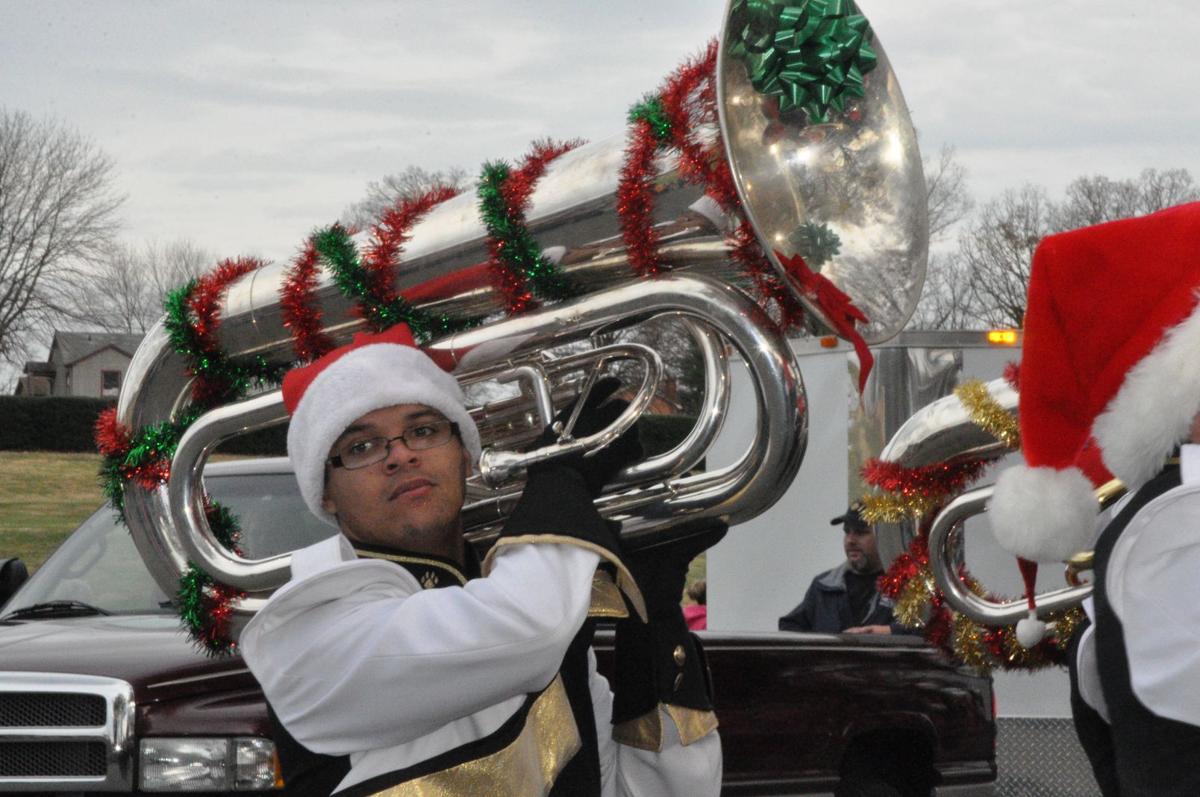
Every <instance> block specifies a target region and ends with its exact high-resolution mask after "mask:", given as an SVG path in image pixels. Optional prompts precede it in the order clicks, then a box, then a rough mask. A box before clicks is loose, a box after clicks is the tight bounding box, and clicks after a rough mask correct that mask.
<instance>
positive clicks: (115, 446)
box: [93, 407, 133, 457]
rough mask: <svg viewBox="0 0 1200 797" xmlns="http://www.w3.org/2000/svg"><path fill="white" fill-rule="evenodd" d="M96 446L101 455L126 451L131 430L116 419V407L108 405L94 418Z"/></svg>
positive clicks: (114, 454)
mask: <svg viewBox="0 0 1200 797" xmlns="http://www.w3.org/2000/svg"><path fill="white" fill-rule="evenodd" d="M93 431H94V435H93V437H94V438H95V441H96V448H97V450H99V452H100V455H101V456H105V457H108V456H116V455H118V454H120V455H124V454H126V453H128V451H129V447H130V445H131V444H132V439H133V432H132V431H131V430H130V429H129V427H128V426H125V425H124V424H122V423H120V422H118V421H117V408H116V407H109V408H108V409H106V410H104V411H103V412H101V413H100V415H99V416H98V417H97V418H96V425H95V426H94V427H93Z"/></svg>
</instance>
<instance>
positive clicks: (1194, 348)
mask: <svg viewBox="0 0 1200 797" xmlns="http://www.w3.org/2000/svg"><path fill="white" fill-rule="evenodd" d="M1198 291H1200V203H1192V204H1188V205H1181V206H1179V207H1175V208H1171V209H1169V210H1164V211H1160V212H1158V213H1155V214H1152V215H1150V216H1144V217H1141V218H1136V219H1126V220H1123V221H1115V222H1111V223H1108V224H1101V225H1098V226H1095V227H1088V228H1086V229H1082V230H1075V231H1073V232H1067V233H1062V234H1060V235H1054V236H1051V237H1049V238H1046V239H1045V240H1044V241H1042V243H1041V245H1039V246H1038V248H1037V252H1036V253H1035V254H1034V257H1033V266H1032V270H1031V273H1030V280H1029V300H1028V307H1027V310H1026V315H1025V336H1024V346H1023V353H1022V357H1021V370H1020V382H1021V384H1020V393H1021V400H1020V409H1019V411H1020V423H1021V448H1022V451H1023V453H1024V455H1025V461H1026V464H1025V465H1023V466H1016V467H1012V468H1009V469H1008V470H1007V471H1005V472H1004V473H1003V474H1002V475H1001V477H1000V479H999V480H998V482H997V484H996V491H995V494H994V496H993V498H992V502H991V505H990V507H989V516H990V518H991V523H992V528H993V530H994V531H995V534H996V537H997V539H998V540H999V542H1000V544H1001V545H1003V546H1004V547H1005V548H1006V549H1007V550H1009V551H1010V552H1012V553H1014V554H1016V555H1017V556H1019V557H1023V558H1025V559H1029V560H1034V561H1058V562H1061V561H1063V560H1065V559H1066V558H1067V557H1069V556H1071V555H1072V554H1074V553H1077V552H1079V551H1082V550H1085V549H1087V548H1089V547H1090V546H1091V544H1092V540H1093V538H1094V533H1095V524H1096V513H1097V509H1098V505H1097V502H1096V499H1095V498H1094V497H1093V489H1094V488H1095V487H1098V486H1100V485H1102V484H1104V483H1105V482H1107V481H1109V480H1111V479H1112V478H1113V477H1116V478H1118V479H1120V480H1121V481H1122V482H1124V483H1125V485H1126V486H1127V487H1129V488H1130V489H1133V488H1136V487H1138V486H1140V485H1141V484H1143V483H1145V482H1146V481H1147V480H1148V479H1150V478H1151V477H1152V476H1154V474H1155V473H1157V472H1158V471H1159V470H1160V469H1161V467H1162V465H1163V461H1164V459H1165V458H1166V457H1167V456H1169V455H1170V453H1171V452H1172V450H1173V449H1174V448H1175V447H1176V446H1177V445H1178V444H1179V443H1180V442H1181V441H1182V440H1184V439H1186V438H1187V436H1188V431H1189V428H1190V426H1191V422H1192V418H1193V416H1195V415H1196V413H1197V412H1200V310H1198V306H1197V297H1198Z"/></svg>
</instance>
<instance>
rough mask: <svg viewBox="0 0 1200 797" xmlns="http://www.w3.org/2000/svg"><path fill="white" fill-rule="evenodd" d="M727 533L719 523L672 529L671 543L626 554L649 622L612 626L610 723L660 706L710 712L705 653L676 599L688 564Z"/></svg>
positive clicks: (679, 597) (633, 619)
mask: <svg viewBox="0 0 1200 797" xmlns="http://www.w3.org/2000/svg"><path fill="white" fill-rule="evenodd" d="M728 529H729V527H728V526H727V525H726V524H725V523H723V522H721V521H720V520H702V521H696V522H695V523H692V524H689V525H687V526H684V527H681V528H680V529H677V530H676V534H675V535H673V536H674V540H673V541H672V542H667V543H663V544H659V545H654V546H651V547H647V548H642V549H640V550H637V551H633V552H631V553H629V554H628V555H626V556H625V558H624V561H625V564H626V566H627V567H628V568H629V570H630V571H631V572H632V573H633V577H634V579H635V580H636V581H637V583H638V586H639V587H640V588H641V591H642V597H644V598H645V600H646V613H647V616H648V618H649V622H647V623H642V622H641V621H640V620H638V619H637V618H636V617H630V618H629V619H625V620H620V621H618V622H617V635H616V677H615V679H614V682H615V683H614V688H613V723H614V724H619V723H622V722H626V721H629V720H634V719H637V718H638V717H641V716H642V715H644V714H646V713H647V712H650V711H653V710H655V709H656V708H657V706H658V704H659V703H664V704H668V705H674V706H683V707H686V708H692V709H698V710H701V711H710V710H712V688H711V685H710V683H709V681H708V667H707V665H706V664H705V662H704V651H703V649H702V648H701V647H700V641H699V639H698V638H697V637H696V636H695V635H694V634H692V633H691V632H690V631H688V628H687V623H686V622H685V621H684V619H683V609H682V608H681V607H680V601H681V600H682V598H683V586H684V582H685V581H686V580H687V571H688V565H689V564H690V563H691V561H692V560H693V559H694V558H696V556H698V555H699V554H700V553H702V552H704V551H706V550H707V549H709V548H711V547H712V546H713V545H716V544H717V543H718V542H719V541H720V540H721V538H722V537H724V536H725V532H726V531H728Z"/></svg>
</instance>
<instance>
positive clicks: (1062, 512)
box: [988, 465, 1098, 562]
mask: <svg viewBox="0 0 1200 797" xmlns="http://www.w3.org/2000/svg"><path fill="white" fill-rule="evenodd" d="M1097 512H1098V504H1097V503H1096V497H1095V495H1094V494H1093V492H1092V483H1091V482H1090V481H1088V478H1087V477H1086V476H1084V475H1083V471H1081V470H1079V469H1078V468H1067V469H1065V470H1056V469H1054V468H1031V467H1029V466H1027V465H1014V466H1013V467H1011V468H1009V469H1008V470H1006V471H1004V472H1003V473H1001V474H1000V478H999V479H997V480H996V490H995V492H994V493H993V494H992V500H991V503H989V504H988V517H989V518H990V519H991V523H992V532H993V533H994V534H995V535H996V540H997V541H998V542H999V543H1000V545H1001V546H1002V547H1003V548H1004V549H1005V550H1007V551H1008V552H1009V553H1012V554H1014V555H1015V556H1020V557H1022V558H1025V559H1029V560H1031V561H1034V562H1062V561H1064V560H1065V559H1067V557H1069V556H1072V555H1074V554H1077V553H1079V552H1080V551H1082V550H1086V549H1087V548H1089V547H1091V544H1092V538H1093V536H1094V535H1095V530H1096V515H1097Z"/></svg>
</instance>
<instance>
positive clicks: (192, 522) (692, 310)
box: [127, 276, 807, 617]
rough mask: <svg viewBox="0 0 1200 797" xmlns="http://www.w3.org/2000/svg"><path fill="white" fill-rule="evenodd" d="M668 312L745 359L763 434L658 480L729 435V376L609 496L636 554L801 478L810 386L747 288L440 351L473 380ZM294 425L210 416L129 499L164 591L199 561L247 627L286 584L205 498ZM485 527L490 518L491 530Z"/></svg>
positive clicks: (741, 514)
mask: <svg viewBox="0 0 1200 797" xmlns="http://www.w3.org/2000/svg"><path fill="white" fill-rule="evenodd" d="M663 313H671V314H676V315H679V316H682V317H685V318H692V319H695V320H696V321H697V322H698V323H700V324H702V325H703V326H705V327H707V328H709V329H711V330H712V331H713V332H714V333H716V334H719V335H720V336H721V338H722V339H724V340H725V341H727V342H728V343H729V344H730V345H731V346H732V347H733V348H734V349H735V350H736V351H737V352H738V354H739V355H740V356H741V358H742V360H743V361H744V363H745V367H746V368H747V370H748V371H749V372H750V376H751V381H752V382H753V383H754V385H755V398H756V404H757V408H758V426H757V430H756V433H755V436H754V439H753V440H752V441H751V443H750V444H749V446H748V447H747V448H746V449H745V451H744V452H743V454H742V455H741V456H740V457H739V458H738V459H737V460H736V461H735V462H732V463H730V464H728V465H726V466H724V467H721V468H718V469H715V470H713V471H706V472H702V473H691V474H687V473H685V474H683V475H677V476H670V475H665V474H660V473H655V471H656V470H659V469H663V468H666V469H670V468H674V467H678V466H679V465H680V463H685V462H689V461H694V459H695V458H697V452H696V451H691V452H686V453H684V454H682V455H681V454H680V451H679V449H681V448H685V447H687V446H690V445H696V444H699V445H702V446H704V447H705V448H706V447H707V444H708V443H709V442H711V437H712V436H713V435H714V434H715V430H718V429H719V427H720V419H721V418H722V417H723V408H724V406H725V401H726V398H725V395H724V394H727V388H728V376H727V375H723V376H721V377H720V378H719V379H718V381H717V384H716V390H715V391H714V392H716V393H719V394H722V395H719V396H716V397H714V399H713V401H712V402H711V404H710V406H711V407H713V408H715V409H716V410H717V412H715V413H713V414H714V415H715V416H716V420H709V421H707V422H706V423H704V424H703V428H702V429H701V430H700V431H699V432H697V431H696V430H693V434H692V435H689V437H688V438H687V439H685V441H684V443H683V444H681V445H680V446H679V447H677V449H676V450H674V451H671V452H668V453H667V454H665V455H662V456H660V457H656V458H653V459H651V460H648V461H646V462H644V463H641V464H639V465H637V466H635V467H634V468H631V469H628V471H630V472H625V473H622V474H621V475H620V476H619V477H618V480H619V481H626V480H629V479H631V478H638V479H639V480H640V479H643V478H647V477H657V478H658V479H659V481H658V482H657V483H654V484H651V485H649V486H645V485H635V486H632V487H628V488H626V489H622V490H618V491H617V492H612V493H609V494H606V495H604V496H602V497H601V498H600V500H599V501H598V502H597V507H598V509H599V511H600V513H601V515H602V516H604V517H606V518H608V519H611V520H616V521H618V522H620V523H621V536H622V539H623V540H625V541H627V542H628V544H630V545H631V546H633V547H637V546H638V545H639V544H645V542H646V538H647V537H648V536H651V535H652V536H653V541H654V542H655V543H656V544H657V543H660V542H663V541H664V540H666V539H669V537H670V529H671V528H672V527H675V526H678V525H679V524H681V523H683V522H685V521H687V520H692V519H696V518H701V517H720V518H722V519H725V520H726V521H727V522H729V523H739V522H744V521H745V520H748V519H750V518H752V517H754V516H755V515H757V514H759V513H760V512H762V511H764V510H765V509H766V508H768V507H770V506H771V505H772V504H774V503H775V501H776V500H777V499H778V498H779V497H780V496H781V495H782V494H783V492H784V491H785V490H786V489H787V487H788V485H789V484H790V483H791V481H792V479H793V478H794V477H795V474H796V471H797V470H798V469H799V466H800V463H801V461H802V459H803V456H804V449H805V442H806V440H807V414H806V399H805V394H804V386H803V381H802V379H801V376H800V371H799V368H798V367H797V365H796V362H795V359H794V357H793V356H792V354H791V350H790V347H789V346H788V344H787V340H786V339H785V338H784V337H783V336H782V335H781V334H779V333H778V332H777V331H776V330H775V328H774V327H773V326H772V325H770V324H767V323H765V321H766V319H765V316H764V314H763V313H762V311H761V310H760V309H759V308H758V307H757V305H755V304H754V303H753V302H752V301H750V299H749V298H748V297H746V296H745V295H744V294H742V293H741V292H740V291H738V290H737V289H735V288H731V287H729V286H727V285H723V284H720V283H717V282H715V281H713V280H710V279H706V278H702V277H696V276H670V277H665V278H660V279H656V280H653V281H650V282H647V283H645V284H639V285H628V286H624V287H621V288H617V289H613V290H609V291H605V292H603V293H598V294H591V295H589V296H586V297H583V298H582V299H579V300H577V301H575V302H571V303H564V304H560V305H555V306H553V307H549V308H545V309H543V310H540V311H538V312H536V313H531V314H528V315H524V316H520V317H516V318H510V319H508V320H506V321H502V322H500V323H498V324H495V325H492V326H490V327H488V328H487V329H486V330H471V331H468V332H463V333H459V334H458V335H455V336H452V337H449V338H447V339H445V340H443V341H439V342H437V343H435V344H433V345H432V346H431V347H430V348H431V349H438V350H440V351H441V352H442V353H443V354H446V355H448V356H450V357H452V358H453V359H454V360H455V361H457V362H458V363H459V365H458V368H456V376H459V377H460V378H461V379H463V381H464V382H469V381H470V380H471V379H472V376H473V373H474V372H476V371H478V372H480V373H486V372H488V371H489V370H490V369H494V368H495V366H496V364H497V363H500V362H507V361H520V359H521V358H522V357H530V356H535V355H537V354H538V353H539V352H541V351H542V350H543V349H545V348H547V347H551V346H553V345H556V344H561V343H565V342H568V341H569V340H572V339H578V337H579V336H580V335H581V334H585V335H586V334H598V333H602V332H604V331H608V330H611V329H612V328H614V327H616V326H623V325H625V324H627V323H628V322H629V320H630V319H631V318H633V319H643V318H647V317H650V316H654V315H660V314H663ZM285 419H286V415H285V413H284V410H283V407H282V397H281V395H280V393H279V391H272V392H269V393H264V394H262V395H260V396H257V397H255V398H252V399H248V400H246V401H242V402H239V403H237V404H231V405H227V406H224V407H220V408H218V409H215V410H213V411H210V412H208V413H206V414H205V415H204V416H202V417H201V418H200V419H198V420H197V421H196V422H195V423H194V424H193V425H192V426H191V427H190V428H189V429H188V431H187V432H186V433H185V434H184V436H183V438H182V439H181V441H180V443H179V446H178V448H177V450H176V454H175V458H174V460H173V462H172V467H171V477H170V480H169V482H168V484H167V485H166V486H164V487H162V488H159V489H158V490H156V491H152V492H146V493H143V494H142V495H140V496H139V495H138V494H137V493H136V492H133V493H131V495H130V498H131V499H132V500H131V502H130V504H128V505H127V513H128V512H131V511H137V512H138V513H139V517H142V518H145V519H152V520H153V521H154V523H153V525H152V526H151V527H150V528H151V530H150V531H149V532H147V529H146V527H145V526H144V525H143V524H141V523H136V524H135V523H131V524H130V527H131V531H132V532H133V536H134V541H135V544H136V545H137V546H138V549H139V551H141V552H143V557H144V558H146V560H147V563H148V564H150V565H151V572H152V573H153V574H154V576H155V578H156V580H158V581H159V583H160V584H161V585H163V587H164V588H166V587H168V586H170V587H171V588H172V589H174V585H175V584H177V583H178V579H179V576H180V574H181V573H182V572H183V570H184V569H185V568H186V566H187V563H188V562H189V561H191V562H194V563H195V564H197V565H198V566H200V567H201V568H202V569H204V570H205V571H207V572H208V573H209V574H210V575H211V576H212V577H213V578H214V579H216V580H217V581H219V582H221V583H225V584H228V585H230V586H233V587H235V588H237V589H240V590H243V591H245V592H246V593H248V594H247V597H246V598H244V599H243V600H242V601H240V602H239V603H238V604H237V605H236V606H235V607H234V613H235V615H238V616H241V617H246V616H248V615H250V614H252V613H253V612H255V611H257V610H258V609H259V608H260V607H261V605H262V602H263V601H264V600H265V598H266V597H268V596H269V594H270V592H272V591H273V590H274V589H277V588H278V587H279V586H281V585H282V584H283V583H284V582H286V581H287V579H288V578H289V576H290V570H289V565H288V563H289V561H290V555H288V554H281V555H278V556H274V557H271V558H268V559H261V560H247V559H243V558H241V557H238V556H236V555H234V554H233V553H231V552H229V551H227V550H225V549H224V548H223V547H222V546H221V545H220V544H218V543H217V542H216V540H215V539H214V538H213V536H212V533H211V531H210V530H209V529H208V526H207V523H206V522H205V520H204V513H203V506H202V491H201V473H202V471H203V467H204V463H205V461H206V459H207V457H208V455H209V454H210V453H211V452H212V450H213V449H214V448H215V447H216V446H217V445H218V444H219V443H220V442H221V441H222V440H224V439H227V438H229V437H232V436H234V435H237V434H241V433H243V432H246V431H251V430H253V429H256V428H261V427H263V426H266V425H270V424H273V423H279V422H282V421H283V420H285ZM689 441H690V442H689ZM702 455H703V450H700V451H699V456H702ZM519 492H520V491H519V489H515V488H514V489H509V490H507V491H505V492H503V493H502V494H500V495H498V496H488V497H486V498H484V499H483V500H481V501H477V502H474V503H473V504H472V505H469V506H467V507H464V518H467V519H469V523H470V524H472V525H474V528H470V529H469V530H468V533H467V536H468V538H469V539H471V540H472V541H473V542H484V543H486V542H487V541H488V540H489V539H490V538H492V537H494V536H495V534H496V533H497V531H498V522H497V521H498V519H499V518H501V517H503V513H504V510H505V507H506V506H508V505H510V504H511V503H513V502H515V500H516V498H517V496H518V495H519ZM480 517H483V518H488V519H490V520H485V521H482V522H481V521H480V520H479V518H480ZM147 550H149V551H151V552H152V553H151V555H150V556H147V555H146V551H147Z"/></svg>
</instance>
